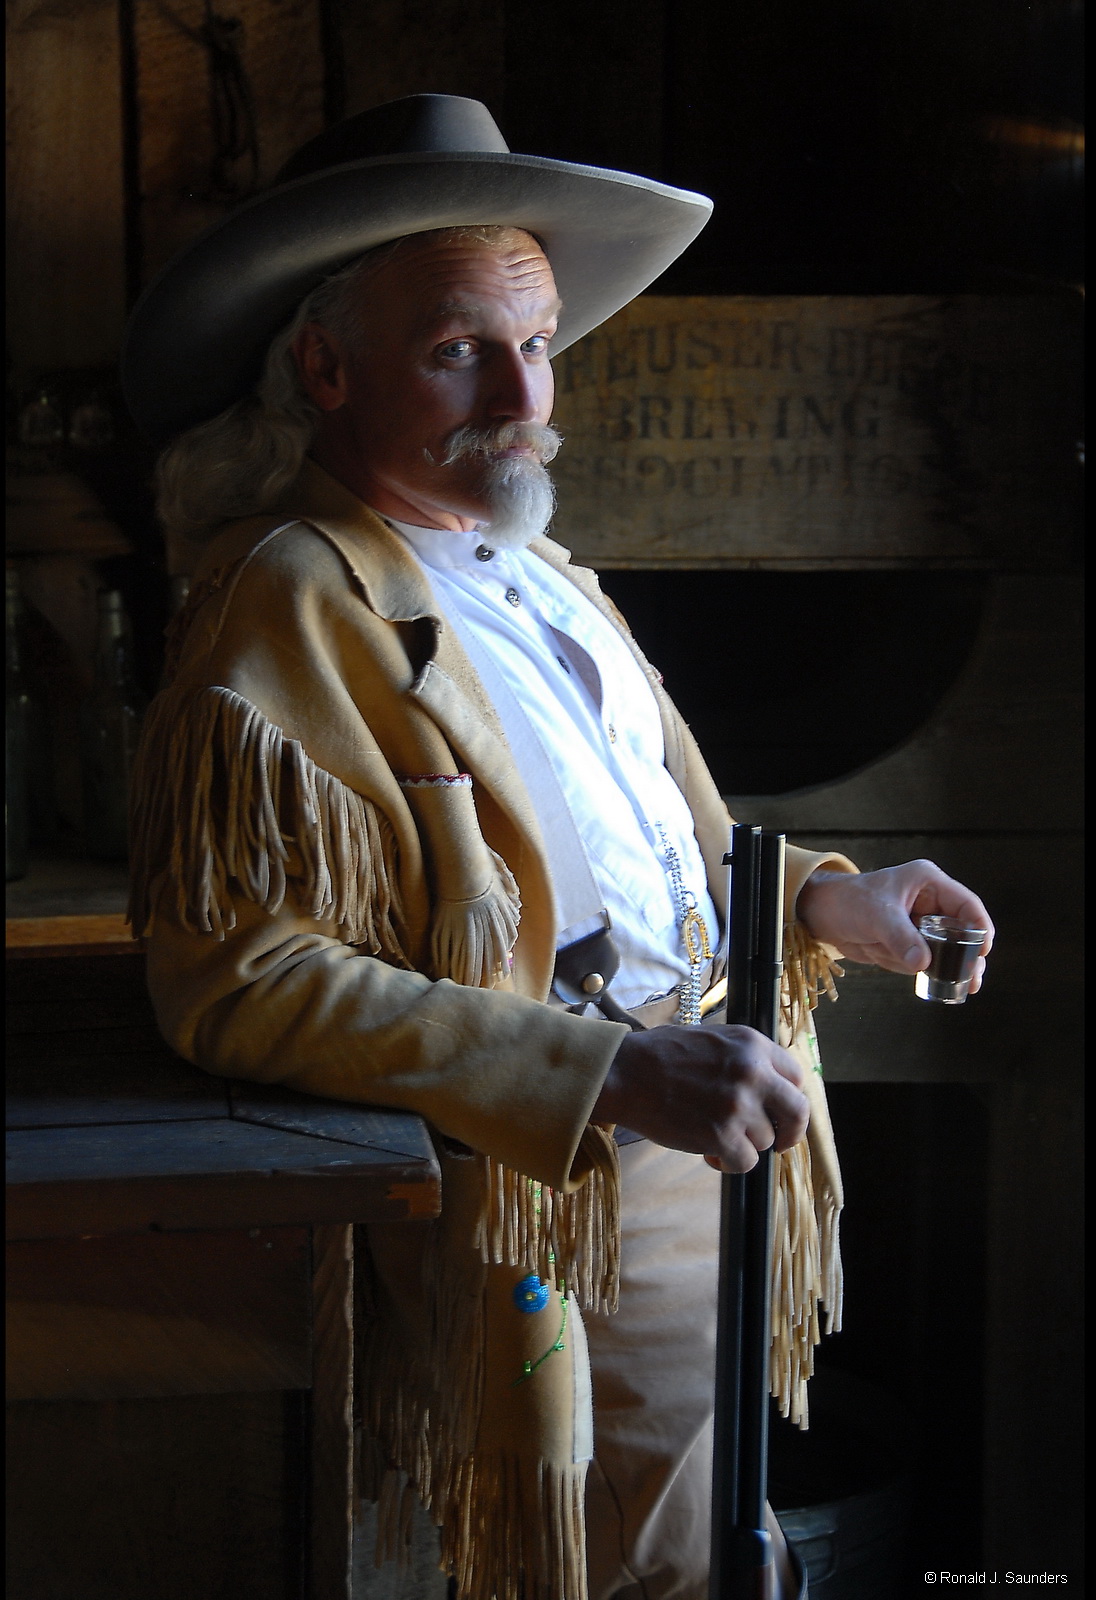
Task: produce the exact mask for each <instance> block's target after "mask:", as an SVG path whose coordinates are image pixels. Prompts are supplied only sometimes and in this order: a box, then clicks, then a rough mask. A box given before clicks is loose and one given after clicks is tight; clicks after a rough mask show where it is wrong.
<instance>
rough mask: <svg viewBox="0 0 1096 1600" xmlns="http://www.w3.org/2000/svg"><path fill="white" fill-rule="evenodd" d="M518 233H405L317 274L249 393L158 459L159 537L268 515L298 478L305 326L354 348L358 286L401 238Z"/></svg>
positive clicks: (498, 241)
mask: <svg viewBox="0 0 1096 1600" xmlns="http://www.w3.org/2000/svg"><path fill="white" fill-rule="evenodd" d="M522 231H523V230H521V229H517V228H509V227H494V226H484V227H461V228H442V229H437V230H434V231H432V232H431V233H429V234H409V235H404V237H403V238H401V239H395V240H392V241H391V242H390V243H388V244H382V245H378V246H377V248H376V249H374V250H367V251H366V252H365V254H364V255H361V256H358V258H357V259H356V260H355V261H352V262H351V263H350V265H349V266H346V267H344V268H342V270H341V271H339V272H337V273H334V274H333V275H332V276H331V277H329V278H325V279H324V281H323V283H321V284H320V285H319V287H318V288H316V289H313V291H312V293H311V294H310V295H308V296H307V298H306V299H305V300H303V301H302V302H301V304H300V306H298V308H297V311H296V313H295V314H294V316H293V318H292V319H291V321H290V322H289V323H288V324H287V325H286V326H285V327H284V328H283V329H282V330H281V332H280V333H278V334H276V335H275V337H274V339H273V340H272V341H271V344H270V347H269V349H268V350H267V353H266V360H265V362H264V363H263V371H262V376H261V377H260V379H259V381H258V383H257V384H256V385H255V388H254V389H253V390H252V392H251V393H250V394H248V395H245V396H244V398H243V399H242V400H237V401H236V403H235V404H234V405H231V406H229V407H228V409H227V410H226V411H222V412H220V413H219V414H218V415H217V416H215V417H212V418H210V420H209V421H208V422H200V423H199V424H198V426H197V427H194V428H190V429H189V430H188V431H187V432H186V433H182V434H180V435H179V437H178V438H177V439H174V440H173V441H172V442H171V444H170V445H168V447H167V448H166V449H165V450H164V451H163V453H162V454H161V456H160V459H159V461H158V462H157V464H156V474H155V485H156V509H157V512H158V513H159V517H160V521H161V523H162V525H163V527H164V531H165V532H166V533H167V534H168V535H169V536H170V535H175V536H180V537H182V538H184V539H195V540H201V539H206V538H209V537H210V535H211V534H212V533H213V532H214V531H215V530H216V529H217V528H218V527H219V526H220V524H222V523H224V522H229V521H231V520H232V519H233V518H235V517H249V516H254V515H255V514H256V513H258V512H261V511H266V510H268V509H269V508H270V507H271V506H273V505H274V504H276V502H277V500H278V499H279V497H280V496H281V495H282V494H283V493H284V491H285V490H286V489H287V488H288V487H289V485H290V484H291V483H292V482H293V480H294V479H295V478H296V476H297V474H298V473H299V472H300V470H301V465H302V463H303V461H304V458H305V456H306V455H307V453H308V450H309V448H310V446H311V444H312V439H313V435H314V434H315V431H316V426H317V423H318V422H319V420H320V415H321V413H320V410H319V407H318V406H316V405H315V404H314V403H313V402H312V401H311V400H310V399H309V398H308V395H307V394H306V393H305V391H304V389H303V387H302V385H301V381H300V376H299V374H298V371H297V363H296V360H295V358H294V355H293V345H294V342H295V341H296V338H297V335H298V334H299V333H300V331H301V329H302V328H303V327H304V326H305V324H306V323H309V322H318V323H320V324H321V325H322V326H323V327H324V328H326V329H327V330H328V331H329V332H330V333H332V334H334V336H335V337H336V339H339V340H340V341H341V342H342V343H344V344H346V345H347V346H348V347H349V348H350V349H351V350H352V351H355V352H356V351H358V350H360V348H361V343H362V327H361V311H362V294H361V289H362V286H363V283H364V282H365V280H366V279H367V278H368V277H370V276H371V275H372V273H373V272H374V271H376V269H377V268H379V267H380V266H382V265H383V264H384V262H386V261H387V260H388V259H389V257H390V256H392V255H394V254H395V253H396V252H397V251H398V250H399V248H400V247H401V245H403V244H405V243H406V241H407V239H409V238H411V239H422V238H432V239H438V240H441V241H443V242H449V241H453V240H464V239H467V240H470V241H473V242H475V243H479V244H488V245H505V244H508V243H510V241H511V239H512V238H514V237H517V236H520V235H521V233H522Z"/></svg>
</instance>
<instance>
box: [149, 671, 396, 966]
mask: <svg viewBox="0 0 1096 1600" xmlns="http://www.w3.org/2000/svg"><path fill="white" fill-rule="evenodd" d="M130 840H131V845H130V877H131V885H132V887H131V892H130V903H129V910H128V916H129V920H130V923H131V924H132V926H133V930H134V933H135V934H137V935H138V936H139V935H141V934H143V933H145V932H146V931H147V930H148V927H149V924H150V922H151V920H152V912H153V906H152V881H153V877H154V875H155V874H158V873H159V872H160V871H161V870H162V869H163V865H164V863H167V876H168V879H169V881H170V883H171V885H172V886H173V888H174V892H175V896H176V907H177V911H178V915H179V917H180V920H181V921H182V923H183V925H184V926H185V927H187V928H190V929H192V930H195V931H199V932H202V933H212V934H214V935H215V936H216V937H217V938H218V939H223V938H224V936H225V933H226V932H227V931H229V930H230V929H231V928H233V927H234V926H235V922H236V916H235V912H234V910H233V908H232V898H231V894H230V891H229V882H230V880H234V882H235V884H237V885H238V886H239V888H240V889H242V890H243V893H244V894H245V895H246V896H247V898H248V899H249V900H251V901H253V902H254V903H255V904H256V905H260V906H263V907H264V908H265V909H266V910H268V911H270V912H271V913H272V914H273V913H275V912H277V911H278V910H279V909H280V908H281V905H282V903H283V901H284V899H285V892H286V866H287V863H288V861H289V847H290V846H291V845H292V846H293V847H294V848H295V850H296V851H297V853H298V855H299V857H300V861H301V865H302V867H303V884H298V885H297V888H298V891H299V892H300V895H301V901H302V904H303V907H304V909H305V910H306V911H307V912H308V914H309V915H310V916H313V917H316V918H318V919H324V920H331V921H334V922H335V923H337V924H338V925H339V927H340V928H342V929H344V930H345V933H346V937H347V940H348V942H349V943H351V944H363V945H366V946H367V947H368V949H369V950H370V952H371V953H373V954H375V955H381V954H383V955H385V956H386V957H387V958H389V959H390V960H394V961H396V962H397V963H398V964H400V965H401V966H406V965H407V962H406V960H405V957H404V955H403V951H402V950H401V948H400V943H399V939H398V937H397V934H396V930H395V926H394V920H395V919H396V918H398V915H399V904H398V895H397V889H396V881H397V880H396V860H395V855H396V843H395V835H394V834H393V831H392V828H391V825H390V824H389V823H388V821H387V819H386V818H385V817H384V816H383V814H382V813H381V812H379V811H378V810H377V808H376V807H375V806H373V805H372V804H371V803H370V802H369V801H367V800H364V799H363V798H362V797H361V795H359V794H355V793H354V791H353V790H351V789H348V788H347V786H346V785H345V784H344V783H342V782H341V781H340V780H339V779H338V778H336V777H334V776H333V775H332V774H331V773H330V772H325V771H324V770H323V769H322V768H321V767H317V766H316V765H315V763H314V762H313V761H311V760H310V759H309V757H308V756H307V755H306V754H305V752H304V748H303V746H302V745H301V744H300V743H299V742H298V741H297V740H296V739H288V738H286V737H285V735H284V734H283V733H282V732H281V730H280V729H279V728H277V727H275V726H274V724H273V723H271V722H269V721H268V720H267V718H266V717H264V716H263V714H262V712H260V711H259V710H258V709H257V708H256V707H255V706H254V705H252V704H251V702H250V701H249V700H246V699H244V697H243V696H242V695H239V694H236V693H235V692H234V691H233V690H231V689H225V688H221V687H213V688H203V689H200V690H198V691H197V692H196V693H195V692H188V693H185V694H179V693H177V692H174V691H172V690H170V689H169V690H167V691H165V692H164V693H162V694H161V695H160V696H159V697H158V698H157V700H156V701H155V702H154V703H153V706H152V710H151V712H150V714H149V719H148V722H147V724H146V727H145V730H144V735H143V738H142V741H141V748H140V751H139V753H138V759H137V764H136V769H135V772H134V780H133V804H132V808H131V815H130Z"/></svg>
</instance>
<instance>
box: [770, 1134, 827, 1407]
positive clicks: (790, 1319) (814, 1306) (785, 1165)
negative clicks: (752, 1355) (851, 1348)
mask: <svg viewBox="0 0 1096 1600" xmlns="http://www.w3.org/2000/svg"><path fill="white" fill-rule="evenodd" d="M811 1167H812V1162H811V1151H810V1147H809V1142H808V1141H807V1140H806V1139H804V1140H803V1141H801V1142H800V1143H799V1144H797V1145H796V1146H795V1147H794V1148H793V1149H791V1150H785V1151H783V1152H782V1153H781V1154H780V1155H778V1156H777V1157H776V1160H775V1161H774V1163H773V1196H772V1219H773V1260H772V1324H771V1327H772V1342H771V1345H770V1347H769V1390H770V1393H771V1394H772V1396H773V1398H774V1400H776V1401H777V1403H778V1404H779V1406H780V1414H781V1416H783V1417H788V1418H790V1419H791V1421H792V1422H793V1423H795V1424H796V1426H797V1427H800V1428H806V1427H807V1425H808V1421H809V1415H808V1407H807V1381H808V1379H809V1378H810V1377H811V1376H812V1375H813V1373H814V1349H815V1346H816V1345H817V1344H818V1343H819V1342H820V1340H821V1338H822V1327H821V1318H820V1313H821V1312H822V1310H823V1308H824V1309H825V1331H826V1333H837V1332H840V1329H841V1299H842V1279H841V1250H840V1244H839V1242H838V1219H839V1216H840V1210H841V1208H840V1205H839V1204H837V1203H835V1199H834V1196H833V1194H832V1192H830V1191H829V1189H828V1186H827V1187H825V1188H824V1191H823V1193H822V1194H820V1195H816V1193H815V1189H814V1184H813V1181H812V1172H811Z"/></svg>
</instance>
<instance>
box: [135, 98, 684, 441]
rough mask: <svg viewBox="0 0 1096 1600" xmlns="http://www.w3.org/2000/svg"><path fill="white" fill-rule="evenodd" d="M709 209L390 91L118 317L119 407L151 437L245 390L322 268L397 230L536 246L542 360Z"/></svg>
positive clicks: (594, 318)
mask: <svg viewBox="0 0 1096 1600" xmlns="http://www.w3.org/2000/svg"><path fill="white" fill-rule="evenodd" d="M711 210H712V203H711V201H710V200H708V199H707V198H706V197H705V196H704V195H699V194H692V193H690V192H689V191H688V190H685V189H672V188H670V187H669V186H668V185H667V184H664V183H656V182H655V181H654V180H653V179H651V178H640V177H635V176H633V175H632V174H631V173H627V172H611V171H606V170H604V169H603V168H601V167H584V166H578V165H576V164H575V163H573V162H570V161H553V160H549V159H547V158H546V157H544V156H525V155H516V154H512V153H511V151H510V150H509V149H508V147H507V145H506V142H505V140H504V139H503V137H502V134H501V133H500V132H499V130H498V128H497V126H496V125H495V122H494V120H493V118H492V117H491V114H490V112H489V111H488V110H487V107H486V106H484V105H481V103H480V102H479V101H478V100H466V99H463V98H461V97H459V96H455V95H441V94H419V95H409V96H407V97H406V98H405V99H402V100H392V101H389V102H388V103H387V104H385V105H380V106H374V107H373V108H372V109H371V110H369V111H363V112H361V113H360V114H359V115H358V116H355V117H350V118H349V119H348V120H347V121H345V122H341V123H339V124H337V125H336V126H335V127H333V128H329V129H328V130H327V131H326V132H324V133H321V134H319V135H318V136H317V137H316V138H314V139H312V140H310V141H309V142H308V143H307V144H306V145H304V146H303V147H302V148H301V149H300V150H299V151H298V152H297V154H296V155H295V156H293V157H292V158H291V159H290V160H289V162H288V163H287V164H286V165H285V166H284V167H283V168H282V170H281V172H279V174H278V176H277V177H276V178H275V180H274V183H273V184H272V186H271V187H270V188H269V189H267V190H265V191H263V193H261V194H258V195H256V196H254V198H252V199H250V200H248V201H245V202H244V204H243V205H241V206H239V207H238V208H237V209H236V210H235V211H233V212H231V213H230V214H229V215H228V216H226V217H225V218H223V219H222V220H221V221H220V222H218V223H216V224H215V225H214V226H213V227H212V228H210V229H208V230H207V232H205V233H203V234H202V235H201V236H200V237H199V238H198V239H196V240H195V241H194V242H193V243H192V244H190V245H188V246H187V248H186V249H185V250H183V251H182V252H181V253H180V254H179V255H177V256H176V257H175V258H174V260H173V261H171V262H169V263H168V265H167V266H166V267H165V268H164V270H163V271H162V272H161V273H160V274H159V276H158V277H157V278H155V279H154V280H153V282H152V283H151V284H150V285H149V286H148V288H147V289H146V290H145V292H144V294H143V295H142V296H141V298H140V300H139V301H138V302H137V304H136V306H135V307H134V310H133V314H132V316H131V317H130V320H129V325H128V328H127V330H126V338H125V344H124V348H123V352H122V385H123V389H124V392H125V396H126V400H127V403H128V405H129V408H130V410H131V412H132V413H133V416H134V419H135V421H136V422H137V424H138V426H139V427H140V428H141V429H142V431H143V432H144V433H145V434H147V435H148V437H149V438H150V439H152V440H153V441H154V442H155V443H157V444H164V443H166V442H167V441H168V440H169V439H171V438H172V437H173V436H174V435H176V434H178V433H180V432H182V431H183V430H184V429H186V428H191V427H193V426H195V424H197V423H199V422H204V421H206V420H208V419H209V418H210V417H213V416H216V415H217V413H218V412H220V411H223V410H224V409H225V408H226V407H227V406H230V405H231V404H232V403H233V402H234V401H236V400H239V399H240V398H242V396H243V395H245V394H246V393H248V391H249V390H250V389H251V388H252V387H253V385H254V384H255V382H256V381H257V379H258V378H259V375H260V373H261V370H262V363H263V358H264V356H265V353H266V350H267V347H268V345H269V344H270V341H271V339H272V338H273V337H274V335H275V334H276V333H277V332H278V330H279V329H280V328H282V327H284V326H285V324H286V323H287V322H288V321H289V319H290V318H291V317H292V316H293V314H294V312H295V311H296V309H297V307H298V305H299V304H300V303H301V301H302V300H303V299H304V298H305V296H306V295H308V294H310V293H311V291H312V290H313V289H314V288H316V286H317V285H318V284H319V283H320V282H322V280H323V279H324V278H325V277H328V276H329V275H330V274H332V273H334V272H337V271H339V270H340V268H342V267H344V266H346V265H347V264H348V263H349V262H351V261H353V260H354V258H355V257H357V256H359V255H361V254H362V252H363V251H365V250H371V249H373V248H374V247H375V246H377V245H381V244H386V243H388V242H389V241H390V240H392V239H398V238H400V237H401V236H402V235H404V234H411V233H424V232H426V231H427V230H429V229H432V228H445V227H452V226H457V225H463V224H497V223H503V224H509V225H511V226H514V227H520V228H524V229H527V230H528V231H529V232H530V233H532V234H535V235H536V237H537V238H538V239H539V240H540V242H541V245H542V247H543V249H544V251H545V254H546V255H547V257H548V259H549V261H550V262H551V265H552V270H553V273H554V275H555V279H556V286H557V288H558V290H559V293H560V296H561V298H562V300H563V312H562V315H561V317H560V323H559V331H558V333H557V334H556V336H555V338H554V339H553V341H552V346H551V353H552V354H553V355H555V354H557V353H558V352H559V351H561V350H564V349H566V347H567V346H568V345H569V344H573V343H574V341H575V340H576V339H581V338H582V336H583V334H586V333H589V331H590V329H591V328H595V327H597V325H598V323H600V322H604V320H605V319H606V317H610V316H612V314H613V312H614V311H618V310H619V309H620V307H621V306H623V305H626V304H627V303H628V301H629V300H631V299H633V298H634V296H636V295H637V294H639V293H640V292H641V290H643V289H646V288H647V286H648V285H649V284H651V283H653V282H654V280H655V279H656V278H657V277H658V276H659V274H660V273H662V272H664V271H665V269H666V268H667V267H668V266H669V265H670V263H671V261H673V260H674V259H675V258H676V257H677V256H679V255H680V254H681V252H682V251H683V250H684V249H685V248H686V247H687V246H688V245H689V244H691V243H692V241H693V239H694V238H695V237H696V235H697V234H698V233H699V232H700V230H701V228H702V227H703V226H704V224H705V222H707V220H708V217H709V216H710V214H711Z"/></svg>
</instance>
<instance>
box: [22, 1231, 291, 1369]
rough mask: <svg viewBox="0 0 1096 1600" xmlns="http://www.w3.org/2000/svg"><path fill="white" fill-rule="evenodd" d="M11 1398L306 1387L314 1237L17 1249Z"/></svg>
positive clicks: (267, 1234) (271, 1234)
mask: <svg viewBox="0 0 1096 1600" xmlns="http://www.w3.org/2000/svg"><path fill="white" fill-rule="evenodd" d="M6 1306H7V1323H8V1346H7V1349H8V1357H7V1359H8V1367H7V1382H8V1389H7V1394H8V1399H9V1400H60V1399H66V1400H99V1399H103V1400H117V1399H123V1398H139V1397H142V1396H150V1395H172V1394H234V1393H244V1392H246V1391H249V1390H257V1389H305V1388H307V1387H308V1385H309V1384H310V1382H311V1378H312V1374H311V1361H312V1352H311V1348H310V1340H309V1328H310V1326H311V1319H312V1304H311V1288H310V1283H309V1251H308V1233H307V1230H306V1229H304V1228H266V1229H259V1228H253V1229H251V1230H249V1231H247V1232H208V1233H198V1234H187V1233H176V1234H136V1235H133V1236H131V1237H128V1238H113V1239H111V1238H107V1239H55V1240H50V1241H48V1242H45V1243H41V1242H38V1241H33V1242H31V1241H23V1242H21V1243H17V1244H10V1245H9V1246H8V1252H7V1298H6Z"/></svg>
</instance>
